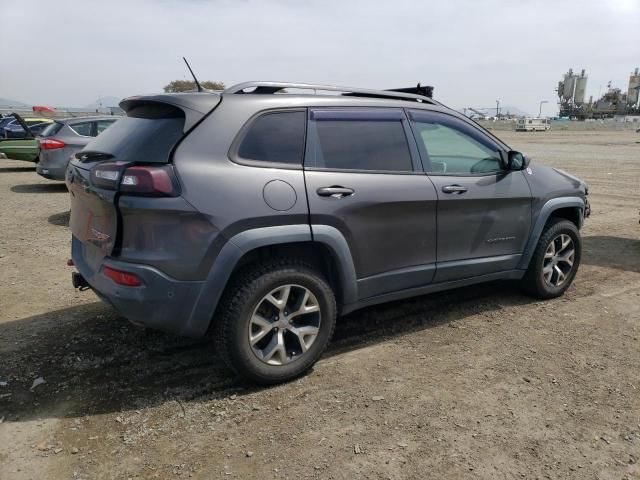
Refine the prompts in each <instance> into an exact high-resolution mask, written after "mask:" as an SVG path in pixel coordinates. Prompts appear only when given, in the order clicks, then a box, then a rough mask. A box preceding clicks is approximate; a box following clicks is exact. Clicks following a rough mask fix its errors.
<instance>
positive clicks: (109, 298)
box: [71, 237, 210, 337]
mask: <svg viewBox="0 0 640 480" xmlns="http://www.w3.org/2000/svg"><path fill="white" fill-rule="evenodd" d="M71 253H72V258H73V261H74V264H75V266H76V268H77V269H78V272H79V273H80V274H81V275H82V276H83V277H84V279H85V280H86V281H87V283H88V284H89V286H90V287H91V288H92V289H93V290H94V291H95V293H96V294H97V295H98V297H100V299H101V300H103V301H105V302H106V303H109V304H110V305H112V306H113V307H114V308H115V309H116V310H117V311H118V313H120V314H121V315H122V316H123V317H125V318H127V319H128V320H129V321H131V322H133V323H136V324H140V325H144V326H146V327H149V328H154V329H157V330H164V331H167V332H172V333H176V334H179V335H185V336H190V337H199V336H202V335H204V334H205V333H206V331H207V329H208V326H209V321H210V318H207V319H202V321H193V320H194V319H193V318H192V317H193V311H194V307H195V306H196V304H197V302H198V298H199V296H200V293H201V291H202V289H203V286H204V282H200V281H180V280H175V279H173V278H171V277H169V276H167V275H165V274H164V273H162V272H160V271H159V270H157V269H155V268H153V267H150V266H148V265H140V264H134V263H129V262H120V261H117V260H114V259H111V258H109V257H105V259H104V260H103V262H102V264H101V265H100V266H99V267H98V269H96V270H93V269H92V268H91V267H90V266H89V264H88V263H87V262H86V261H85V260H84V258H85V257H84V255H83V245H82V243H81V242H80V241H79V240H78V239H77V238H75V237H73V238H72V252H71ZM105 266H109V267H112V268H115V269H117V270H124V271H127V272H130V273H134V274H135V275H137V276H138V277H139V278H140V279H141V280H142V282H143V285H142V286H140V287H124V286H121V285H118V284H116V283H115V282H114V281H113V280H111V279H110V278H108V277H106V276H105V275H104V273H103V269H104V267H105Z"/></svg>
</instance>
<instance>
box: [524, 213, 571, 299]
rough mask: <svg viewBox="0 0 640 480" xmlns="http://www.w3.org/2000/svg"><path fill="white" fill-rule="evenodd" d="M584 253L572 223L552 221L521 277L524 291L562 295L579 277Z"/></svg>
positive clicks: (541, 294)
mask: <svg viewBox="0 0 640 480" xmlns="http://www.w3.org/2000/svg"><path fill="white" fill-rule="evenodd" d="M581 252H582V240H581V238H580V233H579V232H578V229H577V228H576V226H575V225H574V224H573V222H570V221H569V220H564V219H554V220H552V221H551V222H550V223H549V225H548V226H547V227H546V229H545V230H544V231H543V233H542V235H541V236H540V240H538V245H537V247H536V250H535V252H534V254H533V258H532V259H531V263H529V269H528V270H527V273H526V274H525V276H524V278H523V279H522V286H523V288H524V290H525V291H526V292H527V293H529V294H530V295H533V296H534V297H537V298H541V299H548V298H555V297H559V296H560V295H562V294H563V293H564V292H565V291H566V290H567V288H569V286H570V285H571V282H573V279H574V277H575V276H576V272H577V271H578V265H579V264H580V255H581Z"/></svg>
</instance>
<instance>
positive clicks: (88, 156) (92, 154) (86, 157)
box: [76, 150, 113, 162]
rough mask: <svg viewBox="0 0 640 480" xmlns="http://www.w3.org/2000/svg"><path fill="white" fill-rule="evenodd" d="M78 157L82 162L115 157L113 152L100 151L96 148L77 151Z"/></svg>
mask: <svg viewBox="0 0 640 480" xmlns="http://www.w3.org/2000/svg"><path fill="white" fill-rule="evenodd" d="M76 158H77V159H78V160H80V161H81V162H89V161H97V160H109V159H110V158H113V155H112V154H111V153H105V152H98V151H96V150H85V151H82V152H78V153H76Z"/></svg>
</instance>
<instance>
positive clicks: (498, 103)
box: [496, 100, 500, 120]
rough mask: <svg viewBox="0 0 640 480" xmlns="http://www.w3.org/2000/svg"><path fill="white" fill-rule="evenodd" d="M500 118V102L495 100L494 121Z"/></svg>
mask: <svg viewBox="0 0 640 480" xmlns="http://www.w3.org/2000/svg"><path fill="white" fill-rule="evenodd" d="M499 118H500V100H496V120H498V119H499Z"/></svg>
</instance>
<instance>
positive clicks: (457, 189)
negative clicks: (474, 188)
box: [442, 185, 467, 195]
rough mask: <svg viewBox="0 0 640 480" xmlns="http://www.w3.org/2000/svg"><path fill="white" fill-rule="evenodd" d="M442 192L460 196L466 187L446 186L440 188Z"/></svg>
mask: <svg viewBox="0 0 640 480" xmlns="http://www.w3.org/2000/svg"><path fill="white" fill-rule="evenodd" d="M442 191H443V192H444V193H456V194H458V195H460V194H461V193H464V192H466V191H467V187H463V186H462V185H447V186H446V187H442Z"/></svg>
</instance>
